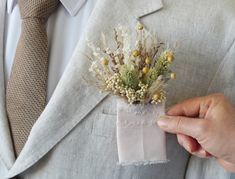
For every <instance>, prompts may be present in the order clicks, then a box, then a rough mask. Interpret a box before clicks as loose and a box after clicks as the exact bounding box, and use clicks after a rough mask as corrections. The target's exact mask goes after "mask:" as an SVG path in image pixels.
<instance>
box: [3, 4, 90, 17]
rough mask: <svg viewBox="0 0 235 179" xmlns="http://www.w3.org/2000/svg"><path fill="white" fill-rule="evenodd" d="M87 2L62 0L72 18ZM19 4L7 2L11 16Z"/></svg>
mask: <svg viewBox="0 0 235 179" xmlns="http://www.w3.org/2000/svg"><path fill="white" fill-rule="evenodd" d="M86 1H87V0H60V2H61V4H62V5H63V6H64V8H65V9H66V10H67V11H68V13H69V14H70V15H71V16H75V15H76V14H77V13H78V11H79V10H80V9H81V8H82V6H83V5H84V4H85V2H86ZM16 4H17V0H7V12H8V13H9V14H10V13H11V12H12V10H13V9H14V7H15V5H16Z"/></svg>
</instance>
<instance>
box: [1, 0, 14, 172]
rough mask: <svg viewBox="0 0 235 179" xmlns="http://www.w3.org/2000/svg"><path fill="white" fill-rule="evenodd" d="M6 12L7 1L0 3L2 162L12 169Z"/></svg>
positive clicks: (12, 153)
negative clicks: (6, 80)
mask: <svg viewBox="0 0 235 179" xmlns="http://www.w3.org/2000/svg"><path fill="white" fill-rule="evenodd" d="M5 12H6V0H3V1H2V2H1V3H0V22H1V23H0V138H1V140H0V146H1V147H0V160H3V163H4V164H5V165H6V168H7V169H10V168H11V167H12V165H13V163H14V160H15V158H14V152H13V148H12V141H11V135H10V131H9V125H8V121H7V116H6V110H5V88H4V86H5V84H4V65H3V49H4V48H3V37H4V21H5Z"/></svg>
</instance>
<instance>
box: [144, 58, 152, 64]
mask: <svg viewBox="0 0 235 179" xmlns="http://www.w3.org/2000/svg"><path fill="white" fill-rule="evenodd" d="M145 63H146V64H147V65H150V64H151V63H152V60H151V58H149V57H147V58H146V59H145Z"/></svg>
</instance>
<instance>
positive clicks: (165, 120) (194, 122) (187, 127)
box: [157, 116, 206, 139]
mask: <svg viewBox="0 0 235 179" xmlns="http://www.w3.org/2000/svg"><path fill="white" fill-rule="evenodd" d="M205 121H206V120H203V119H198V118H188V117H182V116H163V117H161V118H160V119H159V120H158V121H157V123H158V126H159V127H160V128H162V129H163V130H164V131H166V132H169V133H174V134H184V135H187V136H191V137H193V138H195V139H197V138H198V137H199V135H201V134H203V130H204V129H205V130H206V127H205V125H204V123H205Z"/></svg>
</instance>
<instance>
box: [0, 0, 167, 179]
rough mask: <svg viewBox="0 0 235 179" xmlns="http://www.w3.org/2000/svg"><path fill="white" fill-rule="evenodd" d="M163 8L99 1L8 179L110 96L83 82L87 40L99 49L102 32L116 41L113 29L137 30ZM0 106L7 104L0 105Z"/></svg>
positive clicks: (153, 0)
mask: <svg viewBox="0 0 235 179" xmlns="http://www.w3.org/2000/svg"><path fill="white" fill-rule="evenodd" d="M74 2H75V1H74ZM162 7H163V5H162V0H147V1H143V0H128V1H126V0H118V1H115V0H102V1H97V3H96V5H95V8H94V10H93V12H92V14H91V16H90V19H89V21H88V23H87V28H86V30H85V32H86V34H84V36H83V37H82V38H81V40H80V41H79V43H78V45H77V47H76V48H75V51H74V54H73V56H72V58H71V59H70V61H69V64H68V65H67V67H66V69H65V72H64V74H63V76H62V77H61V79H60V81H59V83H58V85H57V88H56V89H55V91H54V93H53V95H52V97H51V99H50V101H49V103H48V105H47V106H46V108H45V110H44V111H43V113H42V114H41V116H40V117H39V118H38V120H37V122H36V123H35V125H34V126H33V128H32V130H31V133H30V135H29V138H28V140H27V142H26V144H25V146H24V148H23V150H22V151H21V153H20V155H19V156H18V158H17V160H16V161H15V163H14V164H13V166H11V168H10V169H9V172H8V174H7V177H9V178H11V177H14V176H16V175H18V174H21V173H22V172H24V171H25V170H27V169H28V168H30V167H31V166H33V165H34V164H35V163H37V162H38V161H39V160H40V159H41V158H42V157H44V156H45V155H46V154H47V153H48V152H49V151H50V150H51V149H52V148H53V147H55V146H56V145H57V144H58V143H59V142H60V141H61V140H62V139H63V138H64V137H66V135H67V134H68V133H69V132H70V131H71V130H72V129H73V128H74V127H75V126H77V125H79V123H80V122H81V121H82V120H85V119H86V116H87V115H89V114H90V113H91V112H92V110H93V109H94V108H95V107H96V106H97V105H98V104H99V103H100V102H101V101H102V100H103V99H104V98H105V97H106V96H107V94H103V93H100V92H99V91H98V90H97V89H95V88H93V87H91V86H90V85H88V84H87V83H86V82H85V81H84V78H83V77H84V74H86V73H87V71H88V68H89V65H90V64H89V63H88V62H89V60H88V59H87V56H86V55H84V54H90V53H91V52H90V51H89V49H88V48H87V45H86V44H87V42H86V38H88V39H89V40H90V41H92V42H94V43H95V44H97V45H98V44H99V42H100V34H101V33H102V32H103V33H105V34H107V36H106V38H113V36H109V34H110V35H112V33H110V29H113V28H115V27H116V26H117V25H118V24H121V25H123V26H126V27H129V28H130V29H134V28H135V26H136V23H137V22H138V20H139V18H140V17H143V16H147V15H149V14H151V13H153V12H156V11H158V10H159V9H161V8H162ZM94 30H95V33H94ZM0 43H1V42H0ZM0 49H1V48H0ZM0 60H1V59H0ZM0 62H1V61H0ZM0 67H1V66H0ZM0 72H1V71H0ZM0 77H1V75H0ZM1 89H2V88H0V91H1ZM80 92H82V95H81V93H80ZM0 104H4V102H3V101H0ZM0 112H1V111H0ZM4 120H5V118H4ZM5 123H7V122H5ZM1 125H2V126H3V125H4V123H3V121H0V126H1ZM0 134H1V133H0ZM6 135H9V134H8V132H7V131H5V135H3V136H6ZM6 140H7V139H6ZM1 150H2V148H0V155H2V154H4V151H1ZM9 156H10V155H9ZM0 157H1V156H0ZM9 158H10V157H8V161H9V160H10V159H9ZM9 163H11V162H9Z"/></svg>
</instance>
